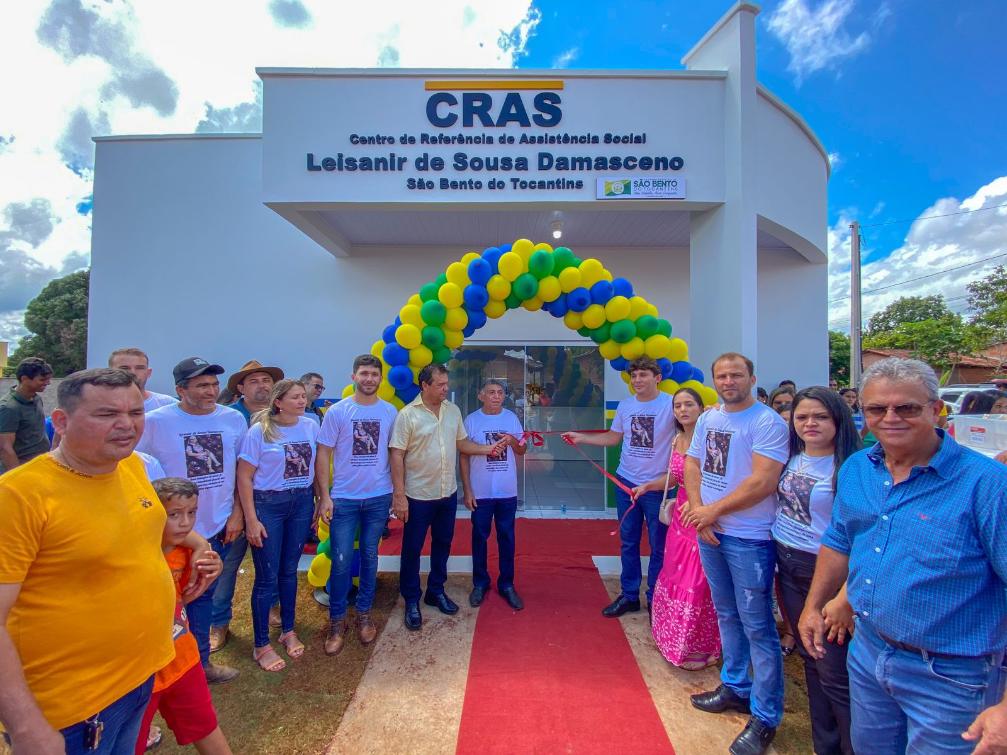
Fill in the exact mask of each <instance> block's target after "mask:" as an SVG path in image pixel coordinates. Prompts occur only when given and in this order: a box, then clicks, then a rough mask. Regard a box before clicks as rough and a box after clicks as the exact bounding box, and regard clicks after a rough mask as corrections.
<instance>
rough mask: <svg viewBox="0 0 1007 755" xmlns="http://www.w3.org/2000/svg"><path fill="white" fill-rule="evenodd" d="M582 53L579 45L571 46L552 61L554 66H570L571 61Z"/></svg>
mask: <svg viewBox="0 0 1007 755" xmlns="http://www.w3.org/2000/svg"><path fill="white" fill-rule="evenodd" d="M579 55H580V48H579V47H571V48H570V49H569V50H564V51H563V52H561V53H560V54H559V55H557V56H556V57H555V58H554V59H553V61H552V67H553V68H568V67H569V66H570V64H571V63H573V62H574V61H575V60H576V59H577V56H579Z"/></svg>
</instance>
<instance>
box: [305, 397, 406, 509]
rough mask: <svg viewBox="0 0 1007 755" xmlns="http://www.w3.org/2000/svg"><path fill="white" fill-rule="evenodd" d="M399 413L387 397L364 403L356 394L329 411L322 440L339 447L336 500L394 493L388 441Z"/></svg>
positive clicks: (335, 462)
mask: <svg viewBox="0 0 1007 755" xmlns="http://www.w3.org/2000/svg"><path fill="white" fill-rule="evenodd" d="M397 414H398V413H397V412H396V411H395V407H394V406H392V405H391V404H389V403H388V402H387V401H385V400H384V399H380V398H379V399H378V400H377V402H376V403H374V404H370V405H364V404H358V403H357V402H356V400H355V399H354V398H353V397H352V396H351V397H349V398H345V399H343V400H342V401H340V402H339V403H338V404H335V405H334V406H330V407H329V410H328V411H327V412H325V416H324V417H323V418H322V430H321V432H320V433H319V435H318V442H319V443H321V444H322V445H323V446H328V447H329V448H332V449H335V450H334V451H333V455H332V462H333V472H334V473H333V475H332V491H331V493H330V495H331V496H332V498H333V499H337V498H346V499H349V500H351V501H362V500H364V499H365V498H375V497H377V496H379V495H388V494H389V493H391V492H392V475H391V471H390V470H389V468H388V441H389V438H390V437H391V433H392V426H393V425H394V424H395V417H396V415H397Z"/></svg>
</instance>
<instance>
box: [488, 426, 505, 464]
mask: <svg viewBox="0 0 1007 755" xmlns="http://www.w3.org/2000/svg"><path fill="white" fill-rule="evenodd" d="M503 436H504V434H503V433H501V432H497V431H496V430H487V431H486V445H487V446H495V445H496V444H497V443H499V442H500V441H501V440H502V439H503ZM506 461H507V446H504V447H503V448H498V449H497V450H496V451H494V452H493V453H491V454H486V463H487V464H489V463H491V462H505V463H506Z"/></svg>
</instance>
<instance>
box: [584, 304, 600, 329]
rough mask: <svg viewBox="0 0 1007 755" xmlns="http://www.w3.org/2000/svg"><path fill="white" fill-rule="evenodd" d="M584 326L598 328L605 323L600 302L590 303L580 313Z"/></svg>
mask: <svg viewBox="0 0 1007 755" xmlns="http://www.w3.org/2000/svg"><path fill="white" fill-rule="evenodd" d="M581 319H582V320H583V321H584V327H585V328H591V329H592V330H594V329H595V328H600V327H601V326H602V325H603V324H604V323H605V308H604V307H603V306H601V305H600V304H592V305H591V306H590V307H588V308H587V309H585V310H584V311H583V312H582V313H581Z"/></svg>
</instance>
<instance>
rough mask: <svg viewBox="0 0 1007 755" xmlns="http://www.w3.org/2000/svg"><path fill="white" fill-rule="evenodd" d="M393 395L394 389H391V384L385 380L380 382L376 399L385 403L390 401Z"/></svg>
mask: <svg viewBox="0 0 1007 755" xmlns="http://www.w3.org/2000/svg"><path fill="white" fill-rule="evenodd" d="M394 395H395V389H394V388H392V385H391V383H389V382H388V381H387V380H382V381H381V384H380V385H379V386H378V398H383V399H384V400H385V401H391V400H392V397H393V396H394Z"/></svg>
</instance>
